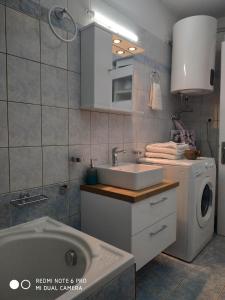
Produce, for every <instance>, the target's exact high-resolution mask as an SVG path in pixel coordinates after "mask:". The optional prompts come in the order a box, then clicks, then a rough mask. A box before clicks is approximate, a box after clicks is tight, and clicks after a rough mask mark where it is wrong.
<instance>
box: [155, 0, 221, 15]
mask: <svg viewBox="0 0 225 300" xmlns="http://www.w3.org/2000/svg"><path fill="white" fill-rule="evenodd" d="M161 2H162V3H164V4H165V5H166V7H167V8H168V9H169V10H170V11H171V12H172V13H173V14H175V15H176V16H177V17H178V18H182V17H187V16H192V15H198V14H205V15H210V16H213V17H216V18H220V17H225V0H161Z"/></svg>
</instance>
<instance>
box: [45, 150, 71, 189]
mask: <svg viewBox="0 0 225 300" xmlns="http://www.w3.org/2000/svg"><path fill="white" fill-rule="evenodd" d="M67 180H68V147H66V146H49V147H44V148H43V181H44V184H45V185H48V184H54V183H59V182H63V181H67Z"/></svg>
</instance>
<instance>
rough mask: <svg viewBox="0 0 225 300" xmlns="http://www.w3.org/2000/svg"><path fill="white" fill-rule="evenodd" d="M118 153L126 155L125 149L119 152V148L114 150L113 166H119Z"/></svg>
mask: <svg viewBox="0 0 225 300" xmlns="http://www.w3.org/2000/svg"><path fill="white" fill-rule="evenodd" d="M118 153H126V151H125V150H124V149H121V150H119V149H118V147H114V148H112V166H113V167H115V166H118Z"/></svg>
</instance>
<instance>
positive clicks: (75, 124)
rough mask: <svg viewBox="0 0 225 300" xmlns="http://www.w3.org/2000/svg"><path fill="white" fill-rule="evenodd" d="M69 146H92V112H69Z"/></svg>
mask: <svg viewBox="0 0 225 300" xmlns="http://www.w3.org/2000/svg"><path fill="white" fill-rule="evenodd" d="M69 144H70V145H82V144H87V145H88V144H90V112H88V111H82V110H72V109H70V110H69Z"/></svg>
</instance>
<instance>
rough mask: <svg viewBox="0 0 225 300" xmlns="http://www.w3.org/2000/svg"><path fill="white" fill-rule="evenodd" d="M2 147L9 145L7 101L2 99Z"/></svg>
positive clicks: (0, 116)
mask: <svg viewBox="0 0 225 300" xmlns="http://www.w3.org/2000/svg"><path fill="white" fill-rule="evenodd" d="M0 147H8V125H7V102H5V101H0Z"/></svg>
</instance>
